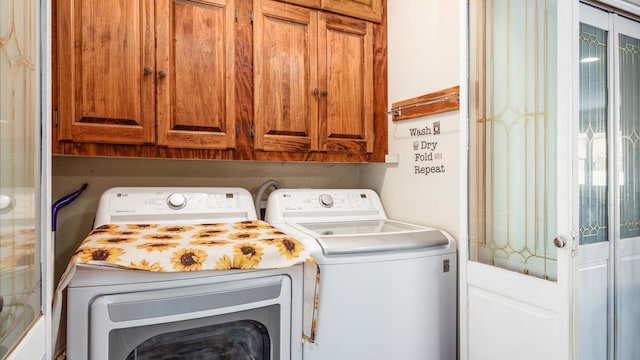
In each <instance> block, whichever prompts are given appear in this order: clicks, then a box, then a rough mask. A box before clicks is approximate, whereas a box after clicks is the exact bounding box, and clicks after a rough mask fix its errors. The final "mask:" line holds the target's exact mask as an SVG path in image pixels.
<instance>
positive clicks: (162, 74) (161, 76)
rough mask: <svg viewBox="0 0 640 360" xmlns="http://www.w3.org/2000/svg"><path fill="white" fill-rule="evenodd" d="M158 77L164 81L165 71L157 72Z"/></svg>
mask: <svg viewBox="0 0 640 360" xmlns="http://www.w3.org/2000/svg"><path fill="white" fill-rule="evenodd" d="M158 76H160V79H164V78H166V77H167V72H166V71H164V70H160V71H159V72H158Z"/></svg>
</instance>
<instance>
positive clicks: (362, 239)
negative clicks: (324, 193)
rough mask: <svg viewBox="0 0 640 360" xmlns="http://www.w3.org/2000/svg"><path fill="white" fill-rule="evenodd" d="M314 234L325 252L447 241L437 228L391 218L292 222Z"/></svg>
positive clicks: (433, 244)
mask: <svg viewBox="0 0 640 360" xmlns="http://www.w3.org/2000/svg"><path fill="white" fill-rule="evenodd" d="M296 225H297V226H298V227H300V228H301V229H302V230H303V231H305V232H306V233H309V234H311V235H313V236H314V238H315V239H316V240H317V241H318V243H319V244H320V246H321V247H322V252H323V253H324V255H326V256H331V255H348V254H368V253H379V252H390V251H407V250H421V249H428V248H431V247H436V246H443V245H448V244H449V239H448V238H447V236H446V235H445V233H443V232H442V231H440V230H436V229H432V228H427V227H422V226H417V225H412V224H407V223H403V222H398V221H393V220H360V221H338V222H315V223H298V224H296Z"/></svg>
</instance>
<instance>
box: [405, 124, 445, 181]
mask: <svg viewBox="0 0 640 360" xmlns="http://www.w3.org/2000/svg"><path fill="white" fill-rule="evenodd" d="M409 135H410V136H411V138H413V139H414V140H413V142H412V147H413V148H412V149H411V150H412V151H413V157H412V158H413V161H414V166H413V174H414V175H424V176H432V175H438V174H444V173H445V172H446V168H445V166H444V164H443V161H442V152H441V150H440V148H439V147H438V140H439V137H440V121H434V122H433V123H432V124H431V126H429V125H426V126H424V127H420V128H410V129H409Z"/></svg>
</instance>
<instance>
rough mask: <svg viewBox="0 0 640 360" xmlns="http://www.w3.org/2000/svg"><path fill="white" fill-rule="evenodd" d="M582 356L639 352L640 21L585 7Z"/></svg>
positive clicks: (581, 169) (582, 44)
mask: <svg viewBox="0 0 640 360" xmlns="http://www.w3.org/2000/svg"><path fill="white" fill-rule="evenodd" d="M580 22H581V24H580V33H579V44H580V58H579V61H580V64H579V68H580V79H579V82H580V104H579V105H580V120H579V122H580V126H579V151H578V154H577V155H578V163H579V187H580V193H579V194H580V197H579V207H580V225H579V230H580V231H579V234H580V248H579V255H580V261H579V268H578V276H579V280H580V287H579V294H578V309H579V314H578V321H579V324H580V326H579V329H580V330H579V351H580V359H581V360H584V359H594V360H595V359H618V360H626V359H637V358H640V343H639V342H638V341H637V339H638V338H640V179H639V178H638V177H639V176H640V102H639V101H638V99H640V40H639V39H640V23H639V22H637V21H633V20H630V19H628V18H626V17H623V16H620V15H618V14H616V13H614V12H607V11H604V10H601V9H596V8H594V7H591V6H588V5H585V4H582V5H581V6H580Z"/></svg>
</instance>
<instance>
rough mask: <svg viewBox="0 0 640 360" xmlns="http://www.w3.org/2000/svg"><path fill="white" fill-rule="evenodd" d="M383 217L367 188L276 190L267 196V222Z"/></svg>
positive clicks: (382, 210)
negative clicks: (289, 219)
mask: <svg viewBox="0 0 640 360" xmlns="http://www.w3.org/2000/svg"><path fill="white" fill-rule="evenodd" d="M332 216H333V217H348V216H359V217H362V216H365V217H367V216H369V217H372V218H379V217H384V216H385V213H384V208H383V207H382V203H381V202H380V197H379V196H378V194H376V192H375V191H373V190H369V189H278V190H274V191H273V192H272V193H271V194H269V200H268V201H267V215H266V217H265V219H266V220H267V222H278V221H284V220H283V218H284V217H287V218H297V219H299V218H303V217H304V218H308V219H309V220H312V219H313V218H314V217H332Z"/></svg>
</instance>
